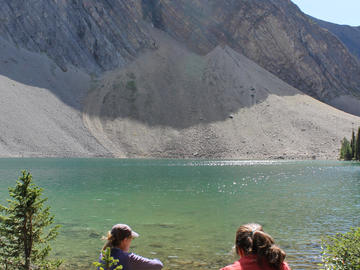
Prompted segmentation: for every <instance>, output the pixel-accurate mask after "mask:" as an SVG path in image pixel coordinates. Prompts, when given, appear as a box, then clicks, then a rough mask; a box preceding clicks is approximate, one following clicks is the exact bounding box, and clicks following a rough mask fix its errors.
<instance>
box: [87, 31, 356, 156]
mask: <svg viewBox="0 0 360 270" xmlns="http://www.w3.org/2000/svg"><path fill="white" fill-rule="evenodd" d="M151 32H153V35H152V36H153V37H154V38H155V39H156V42H157V44H159V49H158V50H156V51H149V52H147V53H145V54H143V55H141V56H140V57H139V58H138V59H137V60H135V61H134V62H133V63H131V64H130V65H129V66H128V67H126V68H123V69H121V70H115V71H112V72H110V73H108V74H107V75H106V76H105V77H104V78H103V80H102V81H101V82H99V84H98V88H97V89H95V90H93V91H92V93H91V94H90V96H89V97H88V100H87V102H86V105H85V109H84V121H85V124H86V126H87V127H88V128H89V130H90V131H91V132H92V134H94V136H95V137H96V138H97V139H98V141H99V142H100V143H101V144H102V145H104V146H105V147H106V148H107V149H108V150H109V151H110V152H111V153H112V154H113V155H114V156H116V157H157V158H168V157H182V158H198V157H202V158H205V157H206V158H243V159H246V158H251V159H269V158H279V157H281V158H295V159H299V158H308V159H309V158H313V157H316V158H321V159H326V158H334V159H335V158H336V157H337V156H338V150H337V149H338V145H339V141H340V140H341V139H342V138H343V136H345V135H346V134H350V133H351V127H352V125H353V123H354V124H356V125H358V124H360V118H359V117H355V116H352V115H349V114H346V113H344V112H341V111H339V110H336V109H334V108H332V107H330V106H328V105H325V104H323V103H321V102H319V101H317V100H315V99H313V98H311V97H309V96H307V95H305V94H304V93H302V92H300V91H299V90H297V89H295V88H293V87H291V86H290V85H288V84H286V83H285V82H283V81H282V80H280V79H279V78H277V77H275V76H274V75H272V74H271V73H269V72H268V71H266V70H265V69H263V68H261V67H260V66H258V65H257V64H255V63H254V62H253V61H251V60H249V59H248V58H246V57H245V56H243V55H241V54H239V53H237V52H236V51H234V50H233V49H231V48H230V47H228V46H218V47H216V48H214V49H213V50H212V51H211V52H209V53H208V54H207V55H205V56H201V55H198V54H195V53H193V52H191V51H189V50H188V49H187V48H186V47H184V46H182V45H181V44H179V43H178V42H176V41H175V40H172V39H171V38H169V37H168V36H166V35H165V34H164V33H163V32H159V31H158V32H157V31H154V30H151Z"/></svg>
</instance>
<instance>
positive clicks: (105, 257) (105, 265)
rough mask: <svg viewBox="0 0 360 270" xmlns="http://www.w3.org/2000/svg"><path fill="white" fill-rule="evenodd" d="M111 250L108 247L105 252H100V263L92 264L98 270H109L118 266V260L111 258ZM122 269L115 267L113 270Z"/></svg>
mask: <svg viewBox="0 0 360 270" xmlns="http://www.w3.org/2000/svg"><path fill="white" fill-rule="evenodd" d="M110 254H111V249H110V248H109V247H108V248H107V249H106V250H105V251H102V262H94V263H93V264H94V265H95V266H96V267H97V268H98V269H99V270H110V269H112V268H111V267H114V266H115V265H117V264H118V262H119V260H115V259H114V258H113V257H111V255H110ZM121 269H123V267H122V265H119V266H117V267H116V268H114V270H121Z"/></svg>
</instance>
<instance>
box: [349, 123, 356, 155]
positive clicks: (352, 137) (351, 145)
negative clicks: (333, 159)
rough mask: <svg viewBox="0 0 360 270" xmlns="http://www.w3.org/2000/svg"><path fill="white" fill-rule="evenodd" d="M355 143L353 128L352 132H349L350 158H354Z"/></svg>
mask: <svg viewBox="0 0 360 270" xmlns="http://www.w3.org/2000/svg"><path fill="white" fill-rule="evenodd" d="M355 145H356V139H355V131H354V129H353V131H352V134H351V141H350V147H351V156H352V159H356V156H355Z"/></svg>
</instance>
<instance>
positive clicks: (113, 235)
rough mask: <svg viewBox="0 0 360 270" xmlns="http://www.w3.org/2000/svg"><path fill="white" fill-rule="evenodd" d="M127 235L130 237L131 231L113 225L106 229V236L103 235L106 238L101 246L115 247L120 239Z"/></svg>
mask: <svg viewBox="0 0 360 270" xmlns="http://www.w3.org/2000/svg"><path fill="white" fill-rule="evenodd" d="M129 237H131V231H129V230H124V229H121V228H117V227H115V226H114V227H113V228H112V229H111V231H108V234H107V237H104V238H105V239H106V243H105V245H104V247H103V250H105V249H106V248H108V247H110V248H113V247H117V246H119V245H120V243H121V241H122V240H124V239H125V238H129Z"/></svg>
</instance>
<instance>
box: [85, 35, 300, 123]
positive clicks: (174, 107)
mask: <svg viewBox="0 0 360 270" xmlns="http://www.w3.org/2000/svg"><path fill="white" fill-rule="evenodd" d="M157 40H158V43H159V49H158V50H157V51H151V52H148V53H145V54H144V55H142V56H141V57H139V58H138V59H137V60H136V61H134V62H133V63H132V64H130V65H129V66H128V67H127V68H126V69H122V70H119V71H113V72H111V73H109V74H107V75H106V76H105V77H104V79H103V81H102V82H101V84H100V85H99V86H98V89H97V92H99V93H100V92H102V93H103V94H102V95H101V96H96V97H94V98H93V99H92V100H91V101H90V102H93V103H94V104H96V103H97V106H89V111H87V112H86V113H88V114H90V115H94V114H98V115H96V116H99V117H100V118H101V119H103V120H108V121H115V120H116V119H125V118H127V119H131V120H135V121H138V122H141V123H143V124H146V125H148V126H164V127H172V128H175V129H184V128H188V127H191V126H195V125H198V124H210V123H213V122H218V121H224V120H226V119H229V118H232V117H234V114H235V113H237V112H238V111H239V110H241V109H242V108H249V107H252V106H254V105H255V104H258V103H261V102H263V101H264V100H265V99H266V98H267V97H268V95H269V94H274V95H279V96H283V95H286V96H288V95H295V94H301V92H299V91H298V90H296V89H294V88H293V87H291V86H290V85H288V84H286V83H285V82H283V81H282V80H280V79H278V78H277V77H275V76H274V75H272V74H271V73H269V72H268V71H266V70H264V69H263V68H261V67H260V66H258V65H257V64H255V63H254V62H252V61H251V60H249V59H248V58H246V57H245V56H243V55H241V54H239V53H237V52H235V51H234V50H232V49H231V48H229V47H227V46H218V47H216V48H215V49H214V50H212V51H211V52H210V53H209V54H207V55H205V56H201V55H198V54H195V53H192V52H189V50H187V49H186V48H183V47H181V45H179V44H178V43H177V42H174V41H173V40H170V39H169V38H168V37H165V35H163V34H161V33H159V32H157ZM99 106H100V107H101V109H100V110H99V109H98V110H95V109H94V110H92V109H91V108H92V107H94V108H95V107H99Z"/></svg>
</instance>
